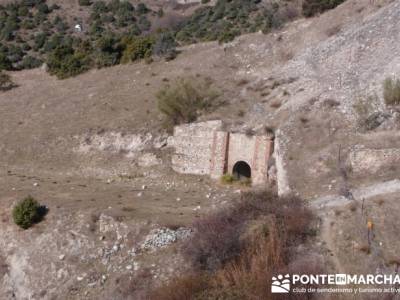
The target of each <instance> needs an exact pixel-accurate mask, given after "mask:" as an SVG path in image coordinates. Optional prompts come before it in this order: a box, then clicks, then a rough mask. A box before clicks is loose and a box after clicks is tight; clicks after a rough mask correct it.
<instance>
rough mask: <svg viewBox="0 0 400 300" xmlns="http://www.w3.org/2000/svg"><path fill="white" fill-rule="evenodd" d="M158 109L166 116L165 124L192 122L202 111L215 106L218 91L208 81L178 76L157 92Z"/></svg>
mask: <svg viewBox="0 0 400 300" xmlns="http://www.w3.org/2000/svg"><path fill="white" fill-rule="evenodd" d="M156 96H157V99H158V109H159V110H160V111H161V112H162V113H163V114H164V115H165V116H166V125H167V126H173V125H177V124H181V123H189V122H193V121H195V120H196V119H197V117H198V116H199V114H200V113H201V112H203V111H207V110H209V109H210V108H211V107H215V106H216V105H218V103H216V102H214V100H215V99H216V98H217V97H218V96H219V94H218V92H217V91H215V90H214V89H212V88H211V82H210V81H201V80H199V79H196V81H195V80H194V79H192V78H178V79H177V80H176V81H175V83H173V85H172V86H170V85H168V86H166V87H164V88H162V89H161V90H160V91H159V92H158V93H157V95H156Z"/></svg>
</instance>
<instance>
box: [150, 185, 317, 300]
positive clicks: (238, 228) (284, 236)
mask: <svg viewBox="0 0 400 300" xmlns="http://www.w3.org/2000/svg"><path fill="white" fill-rule="evenodd" d="M313 220H314V217H313V215H312V213H311V212H310V210H308V209H307V207H306V206H305V204H304V202H303V201H302V200H300V199H298V198H295V197H285V198H279V197H278V196H277V195H276V194H273V193H271V192H267V191H262V192H249V193H246V194H244V195H243V196H242V199H241V200H240V201H238V202H236V203H234V204H233V205H232V206H231V207H230V208H224V209H223V210H221V211H219V212H218V213H215V214H213V215H211V216H208V217H205V218H203V219H201V220H199V221H197V222H196V223H195V224H194V234H193V236H192V237H191V238H190V239H189V240H188V241H187V242H186V244H185V245H184V246H183V249H182V251H183V253H184V257H185V258H186V260H187V262H188V263H190V264H191V266H192V270H191V271H190V272H189V273H188V274H186V275H183V276H182V277H176V278H174V279H172V280H171V281H170V282H169V284H167V285H165V286H163V287H160V288H158V289H156V290H155V291H153V292H152V295H151V296H150V299H165V300H187V299H221V300H225V299H226V300H228V299H229V300H232V299H271V294H270V293H271V288H270V287H271V280H272V276H274V275H276V274H285V273H287V272H292V273H296V271H297V272H300V273H302V274H307V273H312V272H319V271H321V270H316V269H315V268H313V266H312V265H307V264H306V263H305V262H304V261H301V259H302V258H301V256H298V253H297V252H296V250H297V249H299V245H301V244H303V243H304V242H305V241H306V240H307V239H310V238H312V237H313V236H314V235H315V231H314V229H313V227H312V223H313ZM291 266H292V267H291ZM293 266H297V267H298V268H301V270H299V269H297V270H294V269H293ZM294 268H296V267H294ZM307 297H309V295H305V298H307ZM296 299H297V298H296ZM299 299H302V298H299ZM307 299H309V298H307Z"/></svg>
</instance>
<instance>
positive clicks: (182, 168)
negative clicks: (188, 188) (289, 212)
mask: <svg viewBox="0 0 400 300" xmlns="http://www.w3.org/2000/svg"><path fill="white" fill-rule="evenodd" d="M168 144H169V145H170V146H173V147H174V148H175V154H174V155H173V157H172V167H173V169H174V170H175V171H177V172H179V173H186V174H198V175H210V176H211V177H212V178H214V179H219V178H220V177H221V176H222V175H223V174H225V173H233V172H234V168H235V165H236V164H237V163H238V162H243V163H245V164H247V165H248V166H249V168H250V170H251V179H252V182H253V183H254V184H266V183H267V177H268V173H267V169H268V160H269V157H270V155H271V152H272V150H273V140H272V137H271V136H269V135H267V134H265V135H249V134H244V133H232V132H228V131H224V130H223V124H222V122H221V121H208V122H201V123H192V124H185V125H181V126H176V127H175V128H174V135H173V137H170V139H169V140H168Z"/></svg>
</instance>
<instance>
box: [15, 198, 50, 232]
mask: <svg viewBox="0 0 400 300" xmlns="http://www.w3.org/2000/svg"><path fill="white" fill-rule="evenodd" d="M12 215H13V219H14V222H15V224H17V225H18V226H19V227H21V228H23V229H28V228H29V227H31V226H32V225H33V224H35V223H37V222H39V221H40V220H41V218H42V217H43V215H44V213H43V207H42V206H40V205H39V203H38V202H37V201H36V200H35V199H34V198H33V197H31V196H28V197H26V198H25V199H23V200H22V201H20V202H19V203H18V204H17V205H15V207H14V209H13V211H12Z"/></svg>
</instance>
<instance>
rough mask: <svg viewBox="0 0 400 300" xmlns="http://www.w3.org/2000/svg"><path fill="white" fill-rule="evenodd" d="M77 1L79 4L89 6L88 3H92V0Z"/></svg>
mask: <svg viewBox="0 0 400 300" xmlns="http://www.w3.org/2000/svg"><path fill="white" fill-rule="evenodd" d="M78 3H79V5H80V6H90V5H92V1H90V0H79V1H78Z"/></svg>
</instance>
